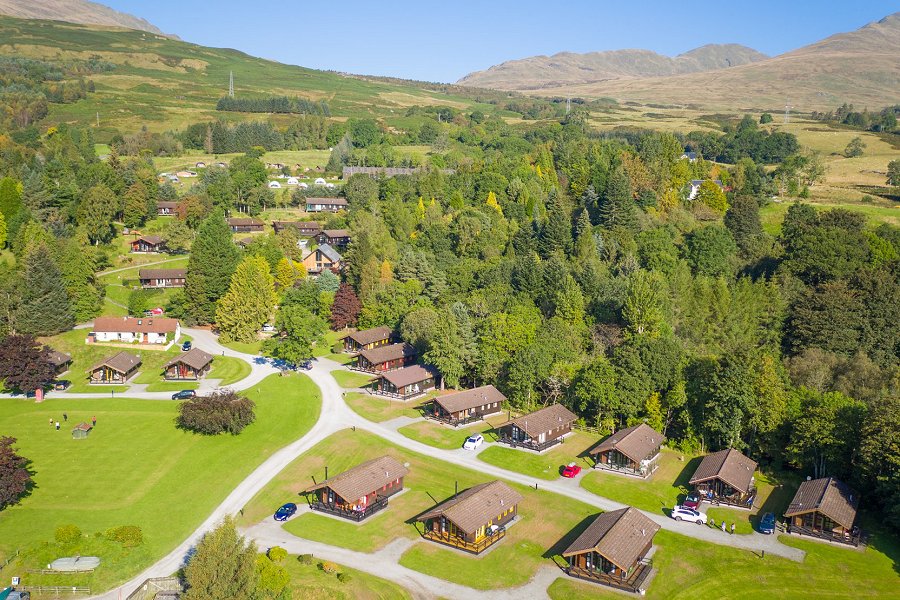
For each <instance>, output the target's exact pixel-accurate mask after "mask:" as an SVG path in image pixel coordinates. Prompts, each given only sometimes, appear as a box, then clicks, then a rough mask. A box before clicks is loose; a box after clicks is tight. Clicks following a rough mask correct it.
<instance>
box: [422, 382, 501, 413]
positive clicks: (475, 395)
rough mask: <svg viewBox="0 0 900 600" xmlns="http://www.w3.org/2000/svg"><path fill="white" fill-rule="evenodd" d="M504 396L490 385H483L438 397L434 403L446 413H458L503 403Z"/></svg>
mask: <svg viewBox="0 0 900 600" xmlns="http://www.w3.org/2000/svg"><path fill="white" fill-rule="evenodd" d="M504 400H506V396H504V395H503V394H501V393H500V390H498V389H497V388H495V387H494V386H492V385H483V386H481V387H477V388H473V389H471V390H463V391H462V392H456V393H455V394H448V395H446V396H438V397H437V398H435V399H434V401H435V402H437V403H438V404H440V405H441V406H443V407H444V410H446V411H447V412H451V413H454V412H459V411H461V410H466V409H468V408H477V407H479V406H484V405H485V404H493V403H494V402H503V401H504Z"/></svg>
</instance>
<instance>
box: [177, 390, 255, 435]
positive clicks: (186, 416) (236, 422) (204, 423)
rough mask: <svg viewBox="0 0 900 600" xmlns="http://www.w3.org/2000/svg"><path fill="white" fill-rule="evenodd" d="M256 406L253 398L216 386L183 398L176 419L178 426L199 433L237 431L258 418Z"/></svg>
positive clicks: (236, 432) (234, 432)
mask: <svg viewBox="0 0 900 600" xmlns="http://www.w3.org/2000/svg"><path fill="white" fill-rule="evenodd" d="M255 407H256V405H255V404H254V403H253V401H252V400H250V399H249V398H246V397H244V396H239V395H238V394H237V393H236V392H234V391H232V390H216V391H214V392H213V393H211V394H210V395H209V396H198V397H196V398H192V399H191V400H185V401H184V402H182V403H181V406H179V407H178V418H177V419H176V421H177V423H178V426H179V427H181V428H183V429H188V430H190V431H195V432H197V433H203V434H207V435H216V434H219V433H225V432H227V433H230V434H232V435H237V434H238V433H240V432H241V430H243V429H244V427H246V426H247V425H249V424H250V423H252V422H253V421H254V419H255V418H256V417H255V415H254V414H253V410H254V408H255Z"/></svg>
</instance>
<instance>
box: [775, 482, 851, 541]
mask: <svg viewBox="0 0 900 600" xmlns="http://www.w3.org/2000/svg"><path fill="white" fill-rule="evenodd" d="M858 507H859V494H857V493H856V492H855V491H853V489H852V488H850V486H848V485H847V484H845V483H844V482H842V481H838V480H837V479H835V478H834V477H826V478H824V479H813V480H812V481H804V482H803V483H801V484H800V487H799V488H797V493H796V494H794V499H793V500H791V503H790V505H789V506H788V508H787V510H786V511H784V516H786V517H790V516H793V515H799V514H803V513H807V512H811V511H818V512H820V513H822V514H823V515H825V516H826V517H828V518H829V519H831V520H832V521H834V522H835V523H838V524H840V525H842V526H844V527H847V528H850V527H852V526H853V522H854V521H855V520H856V509H857V508H858Z"/></svg>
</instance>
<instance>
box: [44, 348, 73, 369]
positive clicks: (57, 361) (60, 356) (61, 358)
mask: <svg viewBox="0 0 900 600" xmlns="http://www.w3.org/2000/svg"><path fill="white" fill-rule="evenodd" d="M47 360H49V361H50V364H52V365H53V366H56V367H61V366H63V365H64V364H66V363H67V362H71V360H72V355H71V354H66V353H65V352H59V351H58V350H51V351H50V353H49V354H48V355H47Z"/></svg>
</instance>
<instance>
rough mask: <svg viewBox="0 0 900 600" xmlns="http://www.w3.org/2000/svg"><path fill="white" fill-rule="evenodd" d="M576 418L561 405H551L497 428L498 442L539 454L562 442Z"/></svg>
mask: <svg viewBox="0 0 900 600" xmlns="http://www.w3.org/2000/svg"><path fill="white" fill-rule="evenodd" d="M577 419H578V417H576V416H575V415H574V414H572V411H570V410H569V409H568V408H566V407H565V406H563V405H562V404H551V405H550V406H545V407H544V408H541V409H539V410H536V411H534V412H532V413H529V414H527V415H522V416H521V417H518V418H516V419H512V420H511V421H508V422H506V423H504V424H503V425H501V426H500V427H498V428H497V429H498V430H499V431H500V441H501V442H502V443H504V444H509V445H510V446H513V447H517V446H521V447H522V448H527V449H529V450H536V451H538V452H541V451H543V450H546V449H547V448H550V447H552V446H555V445H556V444H559V443H560V442H562V438H563V437H564V436H565V435H567V434H568V433H571V431H572V423H574V422H575V421H576V420H577Z"/></svg>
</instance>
